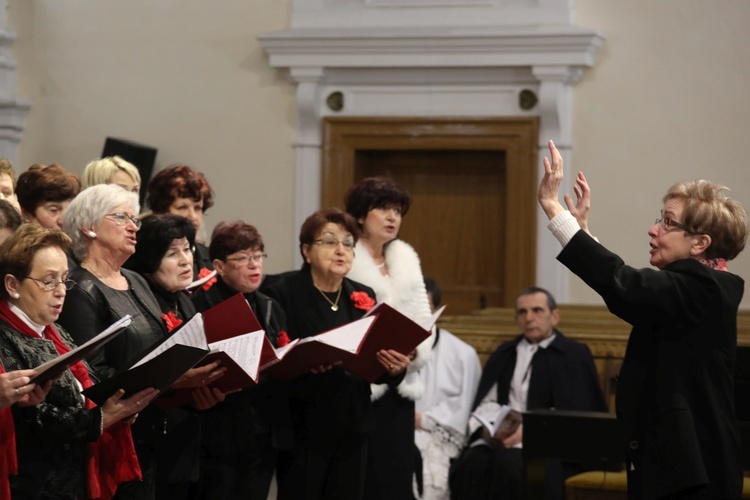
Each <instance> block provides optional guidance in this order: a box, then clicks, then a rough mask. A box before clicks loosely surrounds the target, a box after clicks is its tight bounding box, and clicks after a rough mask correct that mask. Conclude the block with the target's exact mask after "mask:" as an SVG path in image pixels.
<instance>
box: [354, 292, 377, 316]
mask: <svg viewBox="0 0 750 500" xmlns="http://www.w3.org/2000/svg"><path fill="white" fill-rule="evenodd" d="M350 298H351V299H352V302H354V307H356V308H357V309H362V310H363V311H369V310H370V309H372V308H373V306H374V305H375V301H374V300H373V298H372V297H370V296H369V295H367V293H366V292H352V295H351V297H350Z"/></svg>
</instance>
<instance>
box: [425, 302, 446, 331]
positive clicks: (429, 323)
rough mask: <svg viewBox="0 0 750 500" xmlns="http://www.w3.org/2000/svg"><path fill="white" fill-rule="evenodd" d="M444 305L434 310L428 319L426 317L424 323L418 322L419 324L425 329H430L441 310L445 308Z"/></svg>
mask: <svg viewBox="0 0 750 500" xmlns="http://www.w3.org/2000/svg"><path fill="white" fill-rule="evenodd" d="M446 305H447V304H446ZM445 307H446V306H442V307H441V308H440V309H438V310H437V311H435V314H433V315H432V316H431V317H430V319H428V320H427V321H425V322H424V323H420V325H419V326H421V327H422V328H424V329H425V330H432V327H433V326H435V323H437V320H438V318H439V317H440V315H441V314H443V311H444V310H445Z"/></svg>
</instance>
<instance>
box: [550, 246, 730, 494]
mask: <svg viewBox="0 0 750 500" xmlns="http://www.w3.org/2000/svg"><path fill="white" fill-rule="evenodd" d="M558 260H560V262H562V263H563V264H564V265H565V266H567V267H568V268H569V269H570V270H571V271H573V272H574V273H575V274H577V275H578V276H579V277H581V278H582V279H583V280H584V281H585V282H586V283H587V284H588V285H589V286H590V287H591V288H593V289H594V290H595V291H596V292H597V293H599V294H600V295H601V296H602V297H603V298H604V300H605V302H606V304H607V307H609V310H610V311H611V312H612V313H614V314H616V315H617V316H619V317H620V318H622V319H624V320H625V321H627V322H628V323H630V324H631V325H633V330H632V332H631V334H630V338H629V340H628V346H627V350H626V353H625V359H624V361H623V364H622V369H621V372H620V378H619V383H618V389H617V416H618V418H620V419H622V420H623V422H624V423H625V426H624V427H625V428H626V432H627V436H625V441H624V445H625V446H626V447H627V452H628V457H629V460H630V461H631V463H632V464H633V466H634V468H635V470H630V467H628V493H629V495H630V496H631V498H644V499H648V498H659V497H662V496H665V495H669V494H672V493H676V492H680V491H683V490H686V489H688V488H694V487H701V486H702V487H703V488H704V489H702V490H701V493H702V494H704V495H707V496H710V497H712V498H739V497H740V495H741V489H742V470H741V463H742V460H741V457H742V453H741V447H740V440H739V434H738V430H737V422H736V418H735V413H734V393H733V379H732V365H733V363H734V356H735V350H736V345H737V323H736V322H737V309H738V306H739V303H740V299H741V298H742V293H743V289H744V281H743V280H742V279H741V278H740V277H738V276H735V275H733V274H731V273H728V272H723V271H717V270H714V269H710V268H709V267H707V266H705V265H703V264H702V263H700V262H699V261H697V260H694V259H685V260H679V261H676V262H673V263H671V264H669V265H667V266H665V267H664V269H662V270H660V271H659V270H654V269H634V268H632V267H629V266H626V265H625V263H624V262H623V261H622V260H621V259H620V258H619V257H618V256H617V255H615V254H613V253H611V252H609V251H608V250H607V249H605V248H604V247H603V246H602V245H600V244H599V243H597V242H596V241H594V239H593V238H591V237H590V236H589V235H587V234H586V233H584V232H583V231H579V232H578V233H576V235H575V236H574V237H573V239H572V240H571V241H570V242H569V243H568V245H566V246H565V248H564V249H563V251H562V252H561V253H560V255H559V256H558Z"/></svg>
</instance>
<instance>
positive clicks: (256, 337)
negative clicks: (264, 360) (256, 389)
mask: <svg viewBox="0 0 750 500" xmlns="http://www.w3.org/2000/svg"><path fill="white" fill-rule="evenodd" d="M265 335H266V334H265V332H264V331H263V330H258V331H256V332H251V333H246V334H245V335H239V336H237V337H232V338H229V339H225V340H220V341H218V342H213V343H211V344H209V345H208V347H210V348H211V350H212V351H224V352H225V353H227V354H228V355H229V357H230V358H232V359H233V360H234V361H235V362H236V363H237V364H238V365H240V367H242V369H243V370H245V372H247V374H248V375H250V377H252V379H253V380H255V381H257V379H258V366H259V365H260V354H261V352H262V351H263V337H265Z"/></svg>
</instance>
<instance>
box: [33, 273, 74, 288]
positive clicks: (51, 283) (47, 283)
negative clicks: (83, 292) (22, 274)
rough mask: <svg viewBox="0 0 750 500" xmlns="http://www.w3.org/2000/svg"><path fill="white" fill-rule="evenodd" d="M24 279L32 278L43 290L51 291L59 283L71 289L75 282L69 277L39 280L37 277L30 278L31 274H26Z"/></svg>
mask: <svg viewBox="0 0 750 500" xmlns="http://www.w3.org/2000/svg"><path fill="white" fill-rule="evenodd" d="M24 279H30V280H34V281H36V282H37V283H40V284H41V286H40V288H41V289H42V290H44V291H45V292H51V291H53V290H55V289H56V288H57V287H58V286H59V285H63V286H64V287H65V289H66V290H72V289H73V287H74V286H75V285H76V282H75V281H73V280H71V279H64V280H40V279H37V278H32V277H31V276H26V278H24Z"/></svg>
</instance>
